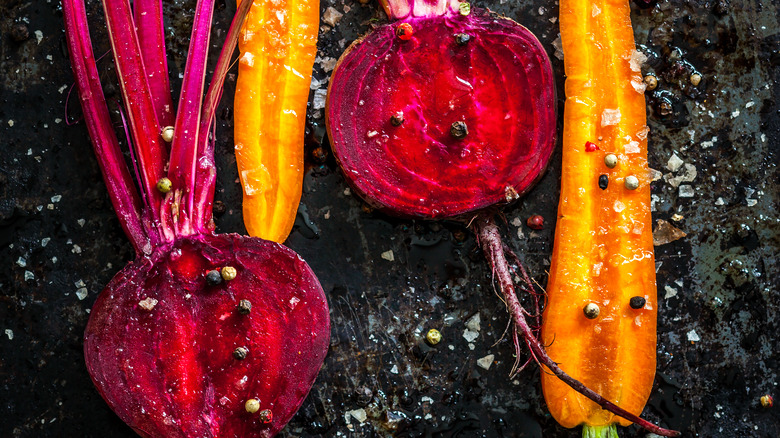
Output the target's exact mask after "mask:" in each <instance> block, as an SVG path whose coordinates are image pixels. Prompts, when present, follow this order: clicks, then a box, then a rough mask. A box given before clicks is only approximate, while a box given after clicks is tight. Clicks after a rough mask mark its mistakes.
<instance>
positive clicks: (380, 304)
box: [0, 0, 780, 437]
mask: <svg viewBox="0 0 780 438" xmlns="http://www.w3.org/2000/svg"><path fill="white" fill-rule="evenodd" d="M476 5H478V6H483V7H484V6H487V7H490V8H491V9H493V10H495V11H498V12H501V13H503V14H505V15H507V16H508V17H510V18H513V19H515V20H517V21H518V22H520V23H522V24H524V25H525V26H527V27H528V28H530V29H531V30H532V31H533V32H534V33H536V34H537V36H538V37H539V38H540V40H541V41H542V42H543V44H544V45H545V47H546V48H547V49H548V51H549V53H550V55H551V58H552V62H553V66H554V68H555V71H556V73H557V76H558V87H559V96H560V98H559V108H560V109H561V110H562V107H563V100H562V97H563V90H562V84H563V82H562V81H563V71H562V62H561V60H560V59H559V57H556V56H555V55H556V50H555V48H554V46H555V44H554V41H555V40H556V38H557V37H558V25H557V21H556V16H557V5H556V4H555V3H554V2H551V1H534V2H531V1H527V0H500V1H498V0H496V1H489V2H486V1H478V2H476ZM191 8H192V4H191V3H186V4H177V5H176V6H173V7H170V8H168V12H170V15H169V17H175V18H173V19H171V20H169V24H170V25H171V32H170V34H171V36H170V38H169V48H170V52H171V55H170V60H171V64H170V65H171V69H172V72H171V75H172V77H173V78H178V77H179V73H180V72H181V71H182V69H183V56H184V55H183V54H184V53H185V52H186V44H187V41H188V39H189V23H190V18H189V17H190V14H189V12H190V11H191ZM329 8H333V10H335V12H338V14H334V11H333V10H332V11H328V9H329ZM88 9H89V10H90V11H91V12H92V18H93V23H94V25H93V34H94V35H95V40H96V43H95V46H96V52H97V53H104V52H106V51H107V50H108V46H107V40H106V38H105V35H104V33H103V31H102V30H101V29H102V27H103V23H102V19H100V18H99V15H98V14H97V12H98V11H99V5H98V4H97V3H96V2H94V1H90V2H89V8H88ZM234 9H235V6H234V5H233V3H232V2H228V4H225V3H224V1H222V3H220V7H219V8H218V10H217V13H216V19H217V24H216V26H215V28H216V29H226V28H227V22H228V20H229V18H230V17H231V16H232V13H233V11H234ZM321 9H322V11H323V13H324V14H325V15H324V16H326V17H328V20H327V21H330V24H325V22H323V23H321V32H320V52H319V54H318V57H317V64H316V67H315V80H314V81H313V84H312V94H311V99H310V111H309V122H310V134H309V136H308V139H307V148H308V150H309V151H311V150H312V149H314V148H316V147H317V146H318V145H320V144H321V145H322V147H323V149H324V150H325V151H326V152H327V151H328V150H329V149H328V144H327V139H325V138H323V137H324V129H323V126H322V125H323V118H322V110H321V108H322V103H323V101H322V98H323V97H324V93H325V91H324V90H325V88H326V86H327V77H328V75H329V73H330V71H331V70H332V68H333V64H334V63H335V60H336V59H337V58H338V57H339V55H340V54H341V52H342V51H343V49H344V48H345V46H346V45H348V44H349V43H350V42H351V41H352V40H354V39H355V38H356V37H358V36H359V35H361V34H363V33H365V32H366V31H367V30H368V29H369V26H370V24H371V23H372V22H374V21H376V20H384V17H383V14H382V13H380V10H379V8H378V7H377V5H376V4H369V5H361V4H360V3H358V2H357V1H347V2H342V1H340V0H335V1H333V2H331V1H328V0H324V1H323V4H322V8H321ZM778 10H779V8H778V2H776V1H773V2H756V1H744V2H742V1H732V2H729V1H690V2H683V1H671V2H660V3H659V4H657V5H650V7H646V8H643V9H642V8H639V7H638V6H637V5H636V4H635V5H634V10H633V16H632V18H633V22H634V25H635V29H636V37H637V43H638V44H642V45H644V50H645V51H646V53H647V54H648V55H650V59H649V61H648V64H647V65H646V66H645V70H646V71H647V72H655V73H656V75H657V76H658V77H659V87H658V89H657V90H656V91H655V92H654V93H652V94H650V93H649V94H648V119H649V125H650V127H651V128H652V131H651V136H650V164H651V167H652V168H654V169H657V170H658V171H659V172H661V173H660V174H659V177H660V179H658V180H657V181H656V182H654V183H653V200H654V207H655V211H654V220H663V221H666V222H667V223H668V224H669V225H671V226H673V227H675V228H677V229H680V230H682V231H684V232H685V233H687V237H684V238H681V239H679V240H676V241H673V242H671V243H666V244H663V245H660V246H657V247H656V259H657V265H658V291H659V298H660V303H661V304H660V316H659V328H658V341H659V342H658V370H657V378H656V386H655V389H654V392H653V395H652V398H651V400H650V402H649V404H648V406H647V408H646V409H645V412H644V414H645V416H646V417H648V418H650V419H652V420H654V421H660V423H661V424H662V425H665V426H669V427H673V428H677V429H681V430H683V431H684V436H689V437H692V436H700V437H778V436H780V407H777V406H775V407H774V408H769V409H767V408H763V407H762V406H761V405H760V403H759V397H760V396H761V395H763V394H773V395H774V396H775V397H777V396H778V395H780V394H778V393H779V391H778V387H777V382H778V354H777V349H778V345H780V335H778V328H779V327H780V325H779V324H778V321H777V318H778V317H780V313H778V309H779V308H780V296H778V284H779V283H780V274H779V273H778V263H777V260H778V258H777V257H778V256H777V253H778V250H780V238H779V237H778V231H779V230H780V226H779V225H778V221H780V219H779V218H778V210H777V209H778V189H777V184H778V182H780V179H779V177H780V174H778V169H777V165H778V142H780V137H779V136H780V116H779V114H778V111H779V107H778V82H779V81H780V68H779V67H778V49H780V26H778ZM339 14H343V16H340V15H339ZM61 19H62V17H61V7H60V5H59V4H58V2H57V1H53V0H47V1H43V0H38V1H35V2H29V1H23V0H0V31H1V32H2V37H1V39H0V83H1V84H2V85H1V86H0V98H1V99H2V107H0V152H2V153H0V248H2V250H0V437H109V436H110V437H124V436H127V437H130V436H133V433H132V431H131V430H130V429H129V428H128V427H127V426H125V425H124V424H123V423H122V422H121V421H120V420H118V418H117V417H116V416H115V415H114V414H113V413H112V412H111V411H110V410H109V409H108V407H107V406H106V404H105V403H104V402H103V401H102V399H101V398H100V396H99V395H98V393H97V392H96V391H95V389H94V388H93V386H92V383H91V382H90V379H89V376H88V374H87V372H86V369H85V367H84V363H83V359H82V352H81V349H82V338H81V337H82V333H83V331H84V327H85V324H86V322H87V318H88V317H89V313H88V312H89V309H90V307H91V305H92V303H93V302H94V300H95V298H96V296H97V294H98V293H99V292H100V290H101V289H102V287H103V286H104V285H105V284H106V283H107V282H108V281H109V279H110V278H111V277H112V276H113V275H114V274H115V273H116V272H117V271H118V270H119V269H120V268H121V267H122V266H123V265H124V264H125V263H126V262H127V261H129V260H130V259H131V258H132V257H133V252H132V249H131V247H130V245H129V244H128V242H127V240H126V239H125V237H124V236H123V234H122V232H121V229H120V227H119V225H118V223H117V221H116V220H115V218H114V216H113V212H112V209H111V207H110V203H109V200H108V196H107V194H106V190H105V188H104V186H103V183H102V181H101V178H100V173H99V169H98V167H97V165H96V162H95V160H94V159H93V155H92V149H91V146H90V143H89V140H88V137H87V134H86V129H85V128H84V126H83V125H77V126H67V124H66V120H74V119H78V118H79V116H80V110H79V108H78V104H77V101H76V100H75V96H71V100H70V102H69V105H68V106H67V107H66V98H67V96H68V94H69V88H70V86H71V85H72V83H73V79H72V77H71V73H70V68H69V65H68V59H67V54H66V50H65V44H64V35H63V30H62V24H61ZM334 25H335V26H334ZM173 35H175V36H173ZM223 36H224V32H223V33H220V34H219V35H218V36H215V45H217V44H218V43H219V42H220V40H221V39H222V37H223ZM214 53H215V54H216V51H215V52H214ZM558 55H560V54H558ZM100 66H101V68H103V69H104V70H105V71H106V75H105V77H106V79H108V80H109V81H110V79H111V77H112V73H111V72H112V64H111V59H110V56H109V57H106V58H104V59H103V60H101V61H100ZM692 73H699V74H701V76H702V78H703V80H702V81H701V83H700V84H699V85H698V86H693V85H691V83H690V80H689V77H690V75H691V74H692ZM234 79H235V78H232V79H229V80H228V86H227V90H226V93H225V98H224V100H223V107H224V110H223V111H221V113H220V118H219V128H218V129H219V130H218V133H219V142H218V147H217V161H218V165H219V169H220V174H219V181H218V193H217V199H219V200H222V201H224V203H225V204H226V205H227V206H228V210H227V212H226V213H225V214H223V215H222V216H221V217H219V218H218V219H217V224H218V230H219V231H220V232H244V228H243V225H242V222H241V213H240V208H239V205H240V200H241V196H240V195H241V192H240V190H241V189H240V187H239V185H238V184H237V183H236V179H237V174H236V169H235V162H234V158H233V155H232V151H231V149H232V132H231V128H232V125H231V120H232V115H231V110H230V107H231V105H230V104H231V94H232V89H233V84H234V82H233V81H234ZM106 91H107V93H108V94H109V99H110V100H111V101H112V102H115V101H116V100H118V99H119V95H118V94H117V91H116V88H115V87H113V86H108V87H107V90H106ZM669 110H671V114H666V115H663V114H665V113H666V112H669ZM662 113H663V114H662ZM673 156H676V157H677V158H672V157H673ZM670 159H671V160H670ZM559 179H560V152H558V153H556V155H555V157H554V159H553V164H552V166H551V168H550V170H549V172H548V173H547V174H546V176H545V177H544V180H543V181H542V182H541V183H540V184H539V186H538V187H537V188H536V189H535V190H533V191H532V192H531V193H529V194H528V196H526V197H525V199H524V200H523V201H522V202H521V203H519V204H518V205H516V206H514V207H511V208H508V209H506V210H505V213H506V226H505V227H504V233H505V236H506V240H507V242H509V244H510V246H511V247H512V248H514V249H515V250H516V251H517V252H518V253H519V254H520V255H521V258H522V259H523V260H524V262H525V263H526V265H527V267H528V268H530V270H531V272H533V273H534V274H535V277H536V278H537V279H538V280H539V281H540V282H542V283H544V282H545V281H546V278H545V276H544V273H545V270H546V269H547V268H548V266H549V260H550V252H551V249H552V237H551V236H552V235H553V228H554V227H553V226H554V218H555V211H556V208H557V199H558V189H559ZM531 214H541V215H543V216H544V218H545V219H546V221H547V224H548V225H547V226H546V227H545V229H544V230H542V231H540V232H534V231H531V230H530V229H528V228H527V227H525V226H523V225H522V223H523V222H524V221H525V219H526V218H527V217H528V216H529V215H531ZM464 232H465V234H464ZM658 234H659V236H658V237H659V238H663V236H661V234H663V233H658ZM464 236H465V240H463V237H464ZM287 243H288V245H289V246H290V247H292V248H293V249H295V250H296V251H298V252H299V253H301V254H302V255H303V257H304V258H305V259H306V260H308V261H309V263H310V264H311V266H312V267H313V269H314V271H315V272H316V273H317V274H318V275H319V278H320V280H321V281H322V284H323V286H324V288H325V291H326V293H327V295H328V299H329V302H330V306H331V317H332V325H333V331H332V343H331V350H330V354H329V356H328V359H327V360H326V363H325V366H324V367H323V369H322V373H321V374H320V377H319V379H318V381H317V383H316V384H315V386H314V388H313V389H312V391H311V394H310V396H309V399H308V400H307V401H306V402H305V403H304V405H303V407H302V408H301V410H300V412H299V413H298V414H297V415H296V417H295V418H294V419H293V421H292V422H291V423H290V424H289V426H288V427H287V429H286V431H285V432H284V433H283V436H286V437H298V436H354V437H375V436H388V435H395V436H408V437H456V436H457V437H478V436H485V437H540V436H545V437H575V436H579V432H578V431H573V430H566V429H563V428H561V427H559V426H557V425H556V423H555V421H553V420H552V419H551V417H550V416H549V413H548V412H547V410H546V408H545V405H544V401H543V399H542V397H541V390H540V386H539V375H538V374H539V371H538V369H536V368H535V367H531V368H529V369H527V370H526V371H524V372H523V373H522V374H520V375H519V376H518V377H517V378H515V379H513V380H510V379H509V378H508V374H509V371H510V368H511V366H512V363H513V361H514V358H513V356H512V354H513V348H512V346H511V343H510V342H508V341H507V340H506V339H502V333H503V331H504V328H505V326H506V324H507V315H506V313H505V312H504V309H503V305H502V304H501V302H500V301H499V300H498V299H497V297H496V295H495V293H494V291H493V288H492V286H491V283H490V276H489V271H488V270H487V269H486V264H485V262H484V259H483V257H482V256H481V254H480V253H479V252H478V251H477V250H476V249H475V243H474V238H473V236H472V235H471V234H470V233H469V232H468V231H467V230H466V228H464V227H463V226H462V225H461V224H459V223H455V222H419V221H407V220H397V219H393V218H390V217H388V216H386V215H384V214H381V213H377V212H372V211H370V210H368V209H367V208H365V206H364V204H363V203H362V202H361V200H359V199H357V198H356V197H355V196H354V195H352V194H350V192H349V190H348V189H347V186H346V185H345V182H344V179H343V178H342V176H341V175H340V174H339V171H338V168H337V167H336V166H335V162H334V160H333V159H332V157H330V156H329V157H328V158H327V159H326V161H325V162H324V164H323V163H321V162H314V161H311V162H310V168H309V171H308V172H307V174H306V180H305V185H304V195H303V201H302V204H301V208H300V214H299V221H298V224H297V226H296V229H295V231H294V232H293V233H292V235H291V236H290V238H289V240H288V242H287ZM388 251H392V253H390V252H388ZM390 254H392V257H390ZM388 259H392V260H388ZM477 314H478V315H479V319H480V324H479V330H478V333H477V336H476V338H475V339H474V340H473V341H472V342H468V341H467V340H466V339H465V338H464V336H463V334H464V331H465V330H466V329H467V325H466V323H467V321H469V320H470V321H471V324H470V330H471V331H476V330H474V329H475V328H476V326H475V325H474V324H473V323H474V319H472V318H473V317H474V316H475V315H477ZM430 327H436V328H439V329H440V330H441V331H442V333H443V335H444V340H443V342H442V343H441V344H439V345H438V346H437V347H435V348H431V347H429V346H427V345H426V344H425V343H424V342H422V338H421V336H422V335H424V333H425V331H426V330H427V329H428V328H430ZM470 344H471V345H470ZM490 354H492V355H494V360H495V362H494V363H493V365H492V366H491V367H490V368H489V369H488V370H486V369H484V368H482V367H480V366H479V365H478V363H477V361H478V359H481V358H484V357H485V356H487V355H490ZM361 420H362V421H361ZM621 434H622V436H624V437H630V436H645V435H646V433H644V432H642V431H639V430H638V429H636V428H628V429H624V430H622V431H621Z"/></svg>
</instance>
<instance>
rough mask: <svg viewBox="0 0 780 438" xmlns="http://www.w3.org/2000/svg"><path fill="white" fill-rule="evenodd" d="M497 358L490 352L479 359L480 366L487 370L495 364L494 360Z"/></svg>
mask: <svg viewBox="0 0 780 438" xmlns="http://www.w3.org/2000/svg"><path fill="white" fill-rule="evenodd" d="M495 358H496V356H495V355H493V354H488V355H487V356H485V357H483V358H480V359H477V365H479V367H480V368H484V369H486V370H489V369H490V366H491V365H493V360H494V359H495Z"/></svg>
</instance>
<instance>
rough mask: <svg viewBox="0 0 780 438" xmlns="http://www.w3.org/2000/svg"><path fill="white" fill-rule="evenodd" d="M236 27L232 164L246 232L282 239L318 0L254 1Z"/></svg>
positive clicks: (295, 189)
mask: <svg viewBox="0 0 780 438" xmlns="http://www.w3.org/2000/svg"><path fill="white" fill-rule="evenodd" d="M254 3H255V4H254V5H253V6H252V8H251V9H250V10H249V15H248V16H247V19H246V21H245V23H244V26H243V27H242V29H241V37H240V39H239V42H238V47H239V49H240V51H241V57H240V58H239V65H238V82H237V83H236V97H235V103H234V108H235V111H234V116H233V118H234V122H235V128H234V141H235V148H236V162H237V163H238V171H239V176H240V178H241V184H242V186H243V189H244V204H243V205H244V207H243V209H244V224H245V225H246V229H247V231H248V232H249V235H251V236H256V237H262V238H264V239H268V240H273V241H276V242H283V241H284V240H285V239H286V238H287V235H288V234H290V230H291V229H292V226H293V223H294V222H295V216H296V213H297V211H298V203H299V202H300V199H301V186H302V184H303V137H304V129H305V125H306V103H307V101H308V97H309V85H310V83H311V72H312V65H313V64H314V55H315V54H316V53H317V32H318V31H319V25H318V24H319V1H318V0H280V1H271V0H263V1H256V2H254Z"/></svg>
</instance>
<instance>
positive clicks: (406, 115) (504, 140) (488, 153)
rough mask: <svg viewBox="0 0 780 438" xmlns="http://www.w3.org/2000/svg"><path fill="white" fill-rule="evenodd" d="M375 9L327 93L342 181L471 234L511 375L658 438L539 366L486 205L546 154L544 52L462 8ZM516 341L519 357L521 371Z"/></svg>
mask: <svg viewBox="0 0 780 438" xmlns="http://www.w3.org/2000/svg"><path fill="white" fill-rule="evenodd" d="M381 3H382V6H383V7H384V9H385V12H387V15H388V16H389V18H390V20H391V22H390V23H387V24H384V25H381V26H379V27H377V28H375V29H374V30H373V31H372V32H371V33H369V34H368V35H366V36H364V37H363V38H361V39H359V40H357V41H356V42H355V43H353V44H352V45H351V46H350V47H349V48H348V49H347V50H346V52H345V53H344V55H343V56H342V58H341V59H340V60H339V62H338V64H337V67H336V69H335V70H334V72H333V76H332V78H331V81H330V85H329V87H328V102H327V107H326V124H327V128H328V134H329V136H330V141H331V145H332V148H333V152H334V155H335V156H336V158H337V160H338V162H339V164H340V165H341V167H342V169H343V171H344V175H345V177H346V180H347V181H348V182H349V184H350V185H351V186H352V187H354V188H355V190H356V191H357V192H358V193H359V194H360V195H361V196H362V197H363V198H364V199H365V200H366V201H367V202H368V203H370V204H372V205H374V206H377V207H379V208H381V209H383V210H385V211H387V212H389V213H391V214H396V215H400V216H405V217H414V218H425V219H438V218H456V219H462V220H464V221H466V222H467V223H468V224H469V225H470V226H471V227H472V229H473V230H474V232H475V234H476V235H477V239H478V242H479V244H480V246H481V248H482V250H483V252H484V254H485V256H486V257H487V259H488V262H489V263H490V265H491V267H492V269H493V276H494V279H495V280H496V281H497V282H498V284H499V287H500V291H501V297H502V299H503V300H504V302H505V304H506V306H507V310H508V312H509V314H510V315H511V319H512V327H513V330H512V332H511V337H512V341H513V343H514V346H515V349H516V350H517V357H518V362H516V363H515V366H514V368H513V373H516V372H519V371H520V370H522V369H523V368H524V367H525V366H526V365H528V364H529V363H531V362H532V361H534V360H535V361H536V362H537V363H539V364H540V365H541V366H542V367H543V368H544V369H545V371H549V372H551V373H552V374H554V375H555V376H556V377H557V378H559V379H560V380H562V381H563V382H564V383H566V384H567V385H569V386H571V387H572V388H573V389H574V390H576V391H577V392H579V393H581V394H583V395H585V396H586V397H587V398H589V399H591V400H593V401H594V402H596V403H597V404H598V405H599V406H600V407H602V408H604V409H607V410H609V411H610V412H613V413H615V414H616V415H619V416H623V417H625V418H627V419H628V420H629V421H632V422H637V423H639V424H640V425H642V426H643V427H646V428H648V429H649V430H652V431H654V432H656V433H663V432H664V431H665V430H664V429H661V428H658V427H657V426H654V425H652V424H649V423H648V422H646V421H644V420H642V419H640V418H638V417H637V416H636V415H633V414H631V413H630V412H627V411H626V410H625V409H622V408H620V407H619V406H616V405H615V404H614V403H612V402H610V401H609V400H606V399H604V398H603V397H602V396H600V395H599V394H597V393H596V392H594V391H592V390H590V389H589V388H587V387H586V386H585V385H583V384H582V383H581V382H579V381H577V380H575V379H574V378H572V377H571V376H570V375H569V374H567V373H566V372H564V371H563V370H562V369H561V368H560V367H559V366H558V364H556V363H555V362H554V361H553V360H552V359H550V357H549V356H548V354H547V352H546V351H545V347H544V345H542V343H541V342H540V341H539V339H538V328H533V327H532V325H531V324H529V321H528V318H527V316H530V317H531V318H535V319H537V322H538V316H539V314H540V306H539V295H540V294H538V293H536V292H534V290H535V283H534V282H533V281H532V280H531V278H530V276H529V275H528V274H527V273H526V271H525V269H524V268H523V267H522V264H521V263H520V259H519V257H517V255H515V254H514V253H513V252H512V251H511V250H509V248H508V246H507V245H505V244H504V243H503V242H502V239H501V235H500V232H499V229H498V226H497V224H496V221H495V219H494V216H495V214H496V212H497V209H496V208H495V206H499V205H503V204H507V203H510V202H512V201H515V200H517V199H519V198H520V197H521V195H523V194H524V193H526V192H527V191H528V190H530V188H531V187H532V186H533V184H534V183H535V182H536V181H538V179H539V178H540V177H541V175H542V174H543V171H544V170H545V168H546V167H547V164H548V162H549V159H550V156H551V154H552V151H553V148H554V144H555V129H556V114H555V87H554V78H553V74H552V68H551V66H550V61H549V58H548V56H547V54H546V52H545V51H544V48H543V47H542V45H541V44H540V42H539V41H538V40H537V39H536V37H535V36H534V35H533V34H532V33H531V32H530V31H528V30H527V29H526V28H524V27H522V26H520V25H519V24H517V23H515V22H514V21H512V20H509V19H507V18H504V17H500V16H498V15H496V14H494V13H491V12H489V11H484V10H480V9H476V8H471V6H470V5H469V4H468V3H461V2H458V1H455V0H382V1H381ZM515 278H519V279H520V281H519V286H520V287H521V288H522V289H524V290H526V291H529V292H531V293H532V294H533V295H534V298H535V299H534V307H535V312H529V311H527V310H525V309H524V308H523V306H522V305H521V303H520V301H519V299H518V297H517V294H516V291H515V288H516V286H517V284H516V282H515V280H514V279H515ZM537 326H538V324H537ZM521 343H524V344H525V345H526V346H527V347H528V349H529V350H530V353H531V355H530V357H529V358H528V359H527V361H526V362H525V363H524V364H522V365H521V362H520V361H519V358H520V354H519V353H520V352H519V349H520V345H521Z"/></svg>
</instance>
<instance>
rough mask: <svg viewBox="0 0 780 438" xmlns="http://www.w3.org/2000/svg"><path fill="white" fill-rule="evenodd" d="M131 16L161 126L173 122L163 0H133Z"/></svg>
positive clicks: (169, 124) (158, 122)
mask: <svg viewBox="0 0 780 438" xmlns="http://www.w3.org/2000/svg"><path fill="white" fill-rule="evenodd" d="M133 16H134V18H135V24H136V27H137V28H138V42H139V43H140V48H141V57H142V58H143V62H144V67H145V68H146V74H147V75H148V76H147V77H148V80H149V89H150V91H151V93H152V102H153V104H154V110H155V113H156V114H157V124H158V126H160V128H164V127H166V126H173V123H174V113H173V99H172V98H171V85H170V80H169V79H168V58H167V57H166V56H165V34H164V30H163V8H162V0H135V1H134V2H133Z"/></svg>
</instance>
